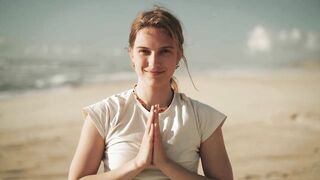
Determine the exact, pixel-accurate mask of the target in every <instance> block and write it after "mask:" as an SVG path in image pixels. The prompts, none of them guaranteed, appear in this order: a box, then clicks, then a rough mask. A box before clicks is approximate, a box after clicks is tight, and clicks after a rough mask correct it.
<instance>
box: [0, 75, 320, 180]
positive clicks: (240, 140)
mask: <svg viewBox="0 0 320 180" xmlns="http://www.w3.org/2000/svg"><path fill="white" fill-rule="evenodd" d="M193 78H194V80H195V82H196V85H197V87H198V88H199V91H195V90H194V89H193V88H192V84H191V83H190V81H189V79H188V78H186V77H180V78H179V79H180V80H179V84H180V87H181V91H182V92H184V93H186V94H188V95H189V96H191V97H193V98H195V99H198V100H200V101H202V102H204V103H207V104H209V105H211V106H213V107H215V108H216V109H218V110H220V111H222V112H224V113H225V114H227V115H228V119H227V121H226V123H225V124H224V127H223V131H224V137H225V143H226V147H227V151H228V153H229V157H230V160H231V163H232V166H233V171H234V177H235V179H240V180H244V179H248V180H249V179H290V180H291V179H293V180H298V179H299V180H300V179H304V180H315V179H320V140H319V139H320V83H319V82H320V71H319V70H281V71H264V72H253V71H252V72H238V73H230V72H219V73H212V74H199V75H194V76H193ZM133 83H134V81H117V82H106V83H100V84H99V83H97V84H90V85H89V84H87V85H83V86H80V87H69V88H68V87H64V88H60V89H52V90H46V91H34V92H29V93H23V94H18V95H15V96H12V97H8V98H5V99H1V100H0V148H1V151H0V179H32V180H35V179H47V180H50V179H66V177H67V173H68V168H69V165H70V162H71V159H72V156H73V154H74V151H75V148H76V145H77V143H78V139H79V135H80V131H81V126H82V123H83V120H82V117H81V112H80V110H81V107H83V106H85V105H88V104H91V103H94V102H96V101H98V100H101V99H103V98H105V97H107V96H109V95H112V94H114V93H117V92H121V91H124V90H126V89H129V88H131V87H132V85H133Z"/></svg>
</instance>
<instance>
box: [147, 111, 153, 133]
mask: <svg viewBox="0 0 320 180" xmlns="http://www.w3.org/2000/svg"><path fill="white" fill-rule="evenodd" d="M153 112H154V106H153V105H152V106H151V109H150V115H149V119H148V122H147V128H146V132H147V133H150V129H151V124H152V122H153V118H154V113H153Z"/></svg>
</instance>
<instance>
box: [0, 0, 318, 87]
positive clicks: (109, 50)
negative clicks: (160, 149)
mask: <svg viewBox="0 0 320 180" xmlns="http://www.w3.org/2000/svg"><path fill="white" fill-rule="evenodd" d="M0 3H1V4H0V27H1V28H0V67H1V68H0V91H1V92H7V91H16V90H29V89H42V88H50V87H55V86H63V85H79V84H82V83H83V82H88V81H105V80H109V79H113V78H115V79H117V78H130V77H131V76H132V74H130V73H132V71H131V69H130V66H129V63H128V56H127V51H126V47H127V46H128V35H129V32H130V24H131V22H132V20H133V18H134V17H135V15H137V14H138V12H140V11H141V10H145V9H150V8H152V7H153V5H155V4H156V5H160V6H164V7H166V8H168V9H169V10H171V11H172V12H173V13H174V14H175V15H176V16H177V17H178V18H179V19H180V20H181V21H182V23H183V27H184V35H185V39H186V42H185V49H186V56H187V58H188V60H189V63H190V67H191V70H192V71H193V72H198V71H201V72H203V71H207V72H210V71H214V72H216V71H220V70H229V71H240V70H247V69H251V70H252V69H258V70H261V69H278V68H292V67H297V66H314V65H317V66H318V64H319V63H320V58H319V57H320V23H319V18H320V11H319V10H320V2H319V1H317V0H307V1H302V0H281V1H277V0H270V1H254V0H245V1H227V2H224V1H201V2H198V1H191V0H189V1H139V2H135V3H133V2H131V1H87V0H85V1H83V0H80V1H73V0H70V1H62V0H55V1H49V0H42V1H39V0H26V1H25V0H13V1H9V0H1V1H0Z"/></svg>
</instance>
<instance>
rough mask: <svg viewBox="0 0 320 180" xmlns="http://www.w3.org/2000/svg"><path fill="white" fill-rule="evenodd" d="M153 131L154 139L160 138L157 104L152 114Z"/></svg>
mask: <svg viewBox="0 0 320 180" xmlns="http://www.w3.org/2000/svg"><path fill="white" fill-rule="evenodd" d="M154 127H155V128H154V131H155V140H161V133H160V124H159V105H157V108H156V112H155V116H154Z"/></svg>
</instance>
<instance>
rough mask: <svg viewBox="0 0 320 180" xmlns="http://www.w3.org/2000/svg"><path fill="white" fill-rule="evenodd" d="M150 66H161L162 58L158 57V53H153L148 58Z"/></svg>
mask: <svg viewBox="0 0 320 180" xmlns="http://www.w3.org/2000/svg"><path fill="white" fill-rule="evenodd" d="M148 64H149V66H151V67H157V66H159V65H160V57H159V55H157V53H154V52H153V53H151V54H150V56H149V58H148Z"/></svg>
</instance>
